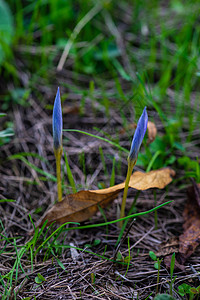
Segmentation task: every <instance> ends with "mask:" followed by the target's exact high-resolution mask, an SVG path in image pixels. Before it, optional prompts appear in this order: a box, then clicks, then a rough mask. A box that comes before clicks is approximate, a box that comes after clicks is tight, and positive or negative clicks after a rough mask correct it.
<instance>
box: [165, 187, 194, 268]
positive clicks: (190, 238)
mask: <svg viewBox="0 0 200 300" xmlns="http://www.w3.org/2000/svg"><path fill="white" fill-rule="evenodd" d="M183 218H184V224H183V230H184V231H183V233H182V234H181V235H180V236H179V249H178V253H177V254H176V256H175V269H180V270H184V268H185V267H184V263H185V261H186V260H187V258H189V257H190V256H191V255H192V254H193V252H194V251H195V249H196V248H197V247H198V246H199V244H200V184H196V183H195V182H193V186H191V187H189V188H188V199H187V202H186V205H185V208H184V212H183ZM174 252H175V251H174ZM164 263H165V265H166V267H167V268H170V264H171V254H170V255H168V256H166V257H165V258H164Z"/></svg>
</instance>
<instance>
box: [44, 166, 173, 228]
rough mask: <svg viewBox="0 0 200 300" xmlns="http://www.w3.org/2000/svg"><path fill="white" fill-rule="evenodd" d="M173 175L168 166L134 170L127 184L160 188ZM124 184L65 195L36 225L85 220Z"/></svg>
mask: <svg viewBox="0 0 200 300" xmlns="http://www.w3.org/2000/svg"><path fill="white" fill-rule="evenodd" d="M174 175H175V172H174V171H173V170H172V169H170V168H165V169H160V170H156V171H151V172H148V173H142V172H135V173H134V174H133V175H132V176H131V180H130V184H129V186H130V187H132V188H135V189H138V190H146V189H149V188H155V187H157V188H160V189H162V188H164V187H165V186H166V185H167V184H169V183H170V182H171V181H172V178H171V176H174ZM124 186H125V183H124V182H123V183H121V184H118V185H115V186H113V187H110V188H107V189H103V190H90V191H80V192H78V193H75V194H71V195H67V196H66V197H65V198H63V200H62V201H61V202H58V203H56V204H55V205H54V206H53V207H52V208H51V209H49V210H48V211H47V213H46V214H45V216H44V217H43V218H42V220H41V221H40V222H39V225H38V226H39V227H41V226H42V224H43V223H44V222H45V221H46V220H48V223H47V226H48V225H50V224H51V223H53V222H56V223H59V224H63V223H65V222H83V221H86V220H88V219H89V218H90V217H92V216H93V215H94V214H95V213H96V212H97V211H98V205H100V206H101V207H102V208H104V207H106V206H108V204H110V203H111V202H112V201H113V200H114V199H115V198H116V197H117V195H118V193H119V192H120V191H121V190H122V189H124Z"/></svg>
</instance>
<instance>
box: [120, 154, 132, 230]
mask: <svg viewBox="0 0 200 300" xmlns="http://www.w3.org/2000/svg"><path fill="white" fill-rule="evenodd" d="M135 164H136V161H131V160H130V159H128V170H127V175H126V181H125V187H124V194H123V198H122V205H121V211H120V219H121V218H123V217H124V215H125V206H126V198H127V193H128V187H129V182H130V178H131V174H132V171H133V168H134V166H135ZM122 225H123V221H121V222H120V227H122Z"/></svg>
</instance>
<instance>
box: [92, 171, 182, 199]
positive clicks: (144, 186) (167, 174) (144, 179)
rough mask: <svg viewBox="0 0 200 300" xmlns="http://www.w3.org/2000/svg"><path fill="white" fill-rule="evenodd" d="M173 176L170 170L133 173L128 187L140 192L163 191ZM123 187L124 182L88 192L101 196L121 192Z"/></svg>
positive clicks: (173, 172) (173, 173)
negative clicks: (156, 189)
mask: <svg viewBox="0 0 200 300" xmlns="http://www.w3.org/2000/svg"><path fill="white" fill-rule="evenodd" d="M175 174H176V173H175V171H174V170H172V169H171V168H163V169H159V170H155V171H150V172H147V173H143V172H139V171H137V172H134V173H133V175H132V176H131V178H130V182H129V187H131V188H133V189H136V190H140V191H144V190H148V189H151V188H159V189H163V188H164V187H166V186H167V185H168V184H169V183H170V182H171V181H172V177H173V176H175ZM124 186H125V182H123V183H120V184H117V185H115V186H112V187H109V188H107V189H102V190H94V191H92V190H90V191H91V192H95V193H98V194H103V193H105V192H112V191H116V190H122V189H123V188H124Z"/></svg>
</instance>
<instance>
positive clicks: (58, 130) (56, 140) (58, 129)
mask: <svg viewBox="0 0 200 300" xmlns="http://www.w3.org/2000/svg"><path fill="white" fill-rule="evenodd" d="M62 123H63V122H62V109H61V100H60V90H59V87H58V90H57V94H56V98H55V102H54V107H53V144H54V149H55V150H58V149H59V148H62V128H63V124H62Z"/></svg>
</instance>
